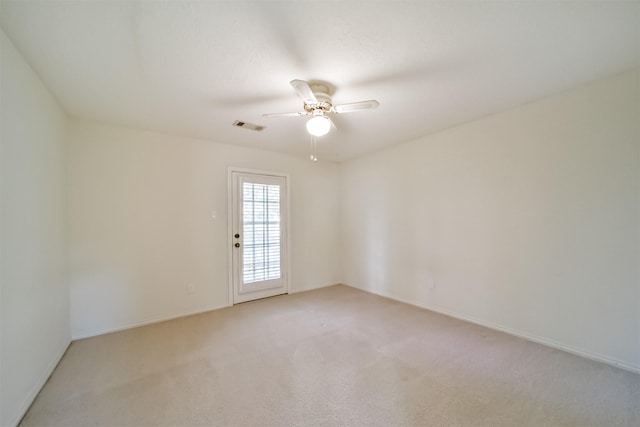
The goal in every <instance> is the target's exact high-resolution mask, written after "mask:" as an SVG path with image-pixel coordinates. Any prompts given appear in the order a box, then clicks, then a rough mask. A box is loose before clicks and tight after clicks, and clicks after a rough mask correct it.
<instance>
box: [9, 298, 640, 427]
mask: <svg viewBox="0 0 640 427" xmlns="http://www.w3.org/2000/svg"><path fill="white" fill-rule="evenodd" d="M21 425H22V427H30V426H64V427H71V426H640V376H639V375H636V374H633V373H630V372H626V371H623V370H619V369H615V368H613V367H610V366H607V365H604V364H601V363H597V362H593V361H590V360H586V359H583V358H580V357H577V356H573V355H570V354H567V353H564V352H561V351H557V350H553V349H550V348H547V347H544V346H542V345H539V344H534V343H531V342H527V341H524V340H522V339H518V338H514V337H512V336H509V335H505V334H502V333H499V332H495V331H492V330H489V329H486V328H483V327H480V326H476V325H473V324H469V323H465V322H462V321H459V320H455V319H452V318H448V317H446V316H442V315H439V314H434V313H432V312H429V311H427V310H422V309H419V308H416V307H412V306H409V305H406V304H402V303H398V302H395V301H391V300H388V299H385V298H381V297H378V296H375V295H371V294H368V293H365V292H362V291H358V290H355V289H352V288H349V287H346V286H332V287H329V288H324V289H319V290H315V291H311V292H305V293H300V294H293V295H286V296H280V297H274V298H270V299H265V300H261V301H255V302H251V303H245V304H242V305H238V306H235V307H232V308H228V309H223V310H218V311H213V312H209V313H206V314H201V315H196V316H190V317H185V318H182V319H178V320H172V321H168V322H164V323H159V324H155V325H150V326H145V327H140V328H136V329H131V330H127V331H122V332H117V333H113V334H109V335H103V336H100V337H95V338H89V339H84V340H80V341H76V342H74V343H73V344H72V345H71V346H70V348H69V350H68V351H67V353H66V355H65V356H64V358H63V359H62V361H61V362H60V365H59V366H58V368H57V369H56V370H55V372H54V373H53V375H52V377H51V379H50V380H49V382H48V383H47V384H46V386H45V387H44V388H43V390H42V392H41V393H40V395H39V396H38V397H37V399H36V401H35V402H34V404H33V405H32V407H31V409H30V410H29V411H28V413H27V414H26V416H25V418H24V419H23V421H22V424H21Z"/></svg>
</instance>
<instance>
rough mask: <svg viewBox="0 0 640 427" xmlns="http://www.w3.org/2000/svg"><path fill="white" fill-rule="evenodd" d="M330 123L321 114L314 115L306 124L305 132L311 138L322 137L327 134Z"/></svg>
mask: <svg viewBox="0 0 640 427" xmlns="http://www.w3.org/2000/svg"><path fill="white" fill-rule="evenodd" d="M330 129H331V121H330V120H329V118H328V117H325V116H324V115H322V114H314V115H313V117H312V118H310V119H309V121H308V122H307V132H309V133H310V134H311V135H313V136H323V135H326V134H328V133H329V130H330Z"/></svg>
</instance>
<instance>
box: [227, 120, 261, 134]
mask: <svg viewBox="0 0 640 427" xmlns="http://www.w3.org/2000/svg"><path fill="white" fill-rule="evenodd" d="M233 125H234V126H237V127H239V128H243V129H249V130H255V131H256V132H260V131H261V130H262V129H264V126H259V125H256V124H254V123H249V122H243V121H241V120H236V121H235V122H233Z"/></svg>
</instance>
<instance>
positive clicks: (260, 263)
mask: <svg viewBox="0 0 640 427" xmlns="http://www.w3.org/2000/svg"><path fill="white" fill-rule="evenodd" d="M242 224H243V226H242V228H243V231H244V236H243V248H244V249H243V270H242V276H243V282H244V283H252V282H260V281H264V280H271V279H279V278H280V277H281V275H280V252H281V251H280V186H279V185H268V184H255V183H250V182H245V183H243V185H242Z"/></svg>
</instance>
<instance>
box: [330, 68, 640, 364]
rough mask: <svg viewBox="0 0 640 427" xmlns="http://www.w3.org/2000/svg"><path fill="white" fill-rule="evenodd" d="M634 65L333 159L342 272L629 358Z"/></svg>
mask: <svg viewBox="0 0 640 427" xmlns="http://www.w3.org/2000/svg"><path fill="white" fill-rule="evenodd" d="M639 77H640V76H639V74H638V72H630V73H626V74H623V75H620V76H617V77H615V78H612V79H610V80H607V81H602V82H599V83H595V84H592V85H589V86H584V87H580V88H577V89H575V90H573V91H570V92H567V93H564V94H561V95H558V96H555V97H552V98H547V99H544V100H541V101H539V102H535V103H532V104H529V105H525V106H522V107H520V108H516V109H513V110H509V111H506V112H503V113H501V114H497V115H494V116H491V117H488V118H485V119H482V120H479V121H476V122H472V123H468V124H465V125H462V126H459V127H456V128H452V129H449V130H446V131H444V132H441V133H438V134H434V135H430V136H426V137H423V138H420V139H418V140H416V141H412V142H410V143H405V144H401V145H399V146H396V147H393V148H390V149H387V150H384V151H381V152H378V153H375V154H372V155H369V156H367V157H364V158H360V159H357V160H353V161H350V162H347V163H344V164H343V165H342V208H341V209H342V215H341V217H342V234H343V245H344V246H343V254H344V260H343V263H344V281H345V283H346V284H349V285H352V286H355V287H359V288H362V289H365V290H369V291H372V292H375V293H379V294H382V295H387V296H390V297H393V298H397V299H400V300H404V301H408V302H411V303H413V304H416V305H420V306H423V307H428V308H432V309H435V310H439V311H442V312H445V313H449V314H452V315H454V316H459V317H462V318H466V319H470V320H473V321H475V322H479V323H483V324H485V325H489V326H491V327H494V328H498V329H503V330H507V331H510V332H512V333H517V334H520V335H524V336H527V337H529V338H532V339H537V340H540V341H543V342H546V343H548V344H551V345H555V346H560V347H562V348H565V349H569V350H571V351H574V352H578V353H582V354H584V355H588V356H589V357H593V358H599V359H601V360H606V361H608V362H610V363H618V364H620V365H621V366H624V367H626V368H630V369H634V370H636V371H638V370H640V278H639V271H638V269H639V264H640V263H639V261H640V250H639V245H640V211H639V207H640V186H639V182H640V180H639V178H640V158H639V156H640V147H639V145H640V129H639V123H640V120H639V118H640V109H639V99H640V90H639V86H638V82H639ZM425 120H428V117H426V118H425ZM430 280H434V283H435V288H434V289H429V287H428V284H429V281H430Z"/></svg>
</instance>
